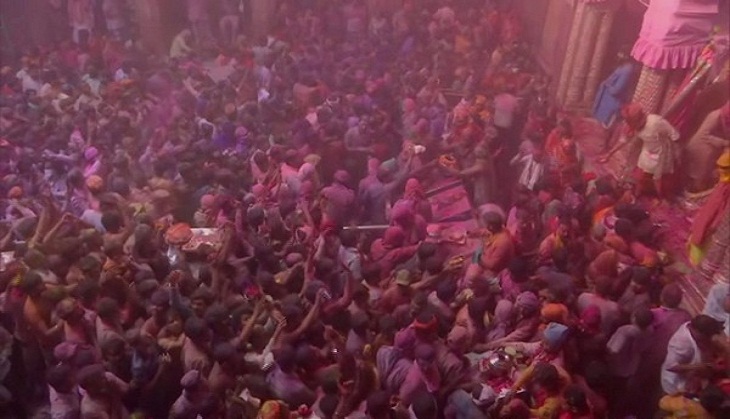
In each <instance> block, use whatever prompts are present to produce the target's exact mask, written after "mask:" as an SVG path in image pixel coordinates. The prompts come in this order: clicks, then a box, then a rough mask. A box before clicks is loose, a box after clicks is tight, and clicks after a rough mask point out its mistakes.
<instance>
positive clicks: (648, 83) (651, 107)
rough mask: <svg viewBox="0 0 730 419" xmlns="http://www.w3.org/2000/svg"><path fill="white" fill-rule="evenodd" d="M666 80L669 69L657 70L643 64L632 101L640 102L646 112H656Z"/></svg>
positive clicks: (662, 95)
mask: <svg viewBox="0 0 730 419" xmlns="http://www.w3.org/2000/svg"><path fill="white" fill-rule="evenodd" d="M668 80H669V70H657V69H653V68H650V67H647V66H643V67H642V68H641V75H640V76H639V82H638V83H637V85H636V91H635V92H634V98H633V101H634V102H638V103H639V104H641V106H642V107H643V108H644V111H646V112H647V113H656V112H658V111H659V109H660V106H661V103H662V99H663V98H664V92H665V90H666V87H667V82H668Z"/></svg>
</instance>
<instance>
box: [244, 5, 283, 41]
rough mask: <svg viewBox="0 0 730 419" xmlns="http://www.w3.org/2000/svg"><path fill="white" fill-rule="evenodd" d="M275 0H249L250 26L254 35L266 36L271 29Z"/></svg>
mask: <svg viewBox="0 0 730 419" xmlns="http://www.w3.org/2000/svg"><path fill="white" fill-rule="evenodd" d="M277 3H278V1H277V0H251V2H250V4H251V27H252V29H253V35H254V36H255V37H257V38H258V37H261V36H266V35H268V34H269V32H270V31H271V29H272V25H273V23H274V15H275V14H276V9H277Z"/></svg>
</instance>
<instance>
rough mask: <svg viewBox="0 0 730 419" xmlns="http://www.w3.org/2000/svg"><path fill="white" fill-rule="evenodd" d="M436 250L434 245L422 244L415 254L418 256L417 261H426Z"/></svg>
mask: <svg viewBox="0 0 730 419" xmlns="http://www.w3.org/2000/svg"><path fill="white" fill-rule="evenodd" d="M437 250H438V247H436V244H435V243H430V242H424V243H421V244H420V245H419V246H418V250H417V251H416V253H417V254H418V258H419V259H428V258H430V257H431V256H433V255H435V254H436V251H437Z"/></svg>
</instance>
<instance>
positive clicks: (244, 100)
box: [0, 0, 730, 419]
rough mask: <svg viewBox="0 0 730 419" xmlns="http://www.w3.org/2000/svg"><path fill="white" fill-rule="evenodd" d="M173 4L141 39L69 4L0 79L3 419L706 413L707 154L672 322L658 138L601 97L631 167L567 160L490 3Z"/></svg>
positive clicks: (719, 210) (552, 113)
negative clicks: (256, 20)
mask: <svg viewBox="0 0 730 419" xmlns="http://www.w3.org/2000/svg"><path fill="white" fill-rule="evenodd" d="M74 3H77V2H74ZM81 3H83V2H81ZM188 3H189V4H190V5H192V6H190V7H191V10H189V14H188V15H189V17H190V20H191V21H190V29H186V30H184V31H182V32H181V33H179V34H178V35H177V36H176V37H175V39H174V40H173V41H172V45H171V48H170V51H169V55H168V56H164V57H163V56H158V55H154V54H151V53H149V52H148V51H146V50H145V48H144V46H143V45H141V44H140V42H138V40H136V39H133V38H132V39H130V38H129V36H130V35H129V34H125V33H124V31H121V30H111V29H114V28H111V29H110V30H109V31H108V33H104V32H102V31H101V30H98V29H92V28H87V27H86V26H88V25H86V26H84V25H79V24H73V25H72V27H73V29H74V31H73V38H71V36H69V40H62V41H61V42H60V43H59V44H58V45H55V46H53V47H38V48H36V49H33V50H30V51H27V52H26V53H25V54H24V55H23V56H22V58H21V59H20V60H19V65H18V66H15V67H13V66H10V67H4V68H3V69H2V71H1V74H0V89H2V96H1V97H0V106H1V108H0V137H2V138H1V139H0V155H1V156H2V159H1V160H0V178H1V181H0V190H1V191H2V193H3V194H4V196H5V197H6V198H7V199H5V200H3V201H2V208H1V209H2V210H3V214H4V221H3V224H2V230H1V232H2V238H1V241H0V251H2V261H1V262H0V263H2V265H0V291H1V292H2V297H1V299H0V412H1V415H2V416H3V417H11V418H23V417H29V416H35V417H39V415H44V414H48V415H50V416H51V417H52V418H54V419H55V418H58V419H61V418H63V419H78V418H82V419H96V418H109V419H122V418H127V417H132V416H134V417H140V418H148V417H149V418H174V419H177V418H180V419H182V418H197V417H201V418H223V417H225V418H262V419H269V418H271V419H273V418H276V419H283V418H290V417H292V418H312V419H314V418H321V419H325V418H326V419H334V418H337V419H340V418H352V419H355V418H369V419H395V418H415V419H441V418H448V419H478V418H505V419H507V418H510V419H528V418H545V419H547V418H561V419H563V418H607V417H640V418H644V417H652V416H653V415H654V414H655V413H656V412H657V411H662V412H663V413H664V414H665V415H666V416H669V417H676V418H679V417H693V418H711V417H718V418H719V417H728V415H729V413H728V411H729V410H728V409H729V404H728V403H729V401H730V396H729V394H730V384H729V382H728V379H729V378H730V377H729V376H728V367H727V365H728V363H727V362H728V361H730V360H729V359H728V357H730V345H729V342H728V336H730V328H729V326H730V320H729V319H730V316H729V315H728V313H729V312H730V291H729V290H728V272H727V271H726V270H725V269H726V268H728V266H727V263H728V258H727V255H728V253H727V251H728V249H730V243H728V241H729V240H728V239H727V238H724V239H723V237H722V234H724V233H723V232H727V231H728V230H730V221H728V219H730V217H727V216H726V215H727V214H728V201H729V199H728V193H729V192H730V153H726V154H724V155H722V156H721V157H720V159H719V160H717V169H718V171H719V173H720V179H719V180H718V182H719V184H718V187H717V190H716V191H717V192H713V198H712V199H711V200H712V203H713V204H712V205H710V206H709V207H708V209H706V210H704V211H701V214H700V215H701V217H698V218H699V219H701V221H702V223H701V224H699V225H698V226H697V228H695V229H694V230H693V232H692V234H693V236H692V240H691V242H692V244H693V246H694V247H695V248H696V249H695V250H696V253H697V255H698V256H697V258H698V259H697V264H698V265H699V264H700V263H701V264H702V265H701V266H702V269H701V271H702V273H703V275H706V276H707V277H708V278H713V279H714V280H716V281H717V285H715V286H714V287H713V288H712V290H711V292H710V294H709V295H708V296H707V304H706V307H705V309H704V311H703V313H702V314H698V315H695V316H692V315H691V314H690V313H688V312H687V311H686V310H684V309H683V308H682V307H683V305H682V299H683V292H682V289H681V288H680V286H679V285H678V283H677V281H678V278H676V277H675V276H673V275H671V274H669V273H668V272H667V271H666V270H665V269H664V268H665V266H666V264H667V259H668V258H669V256H668V255H667V254H666V252H664V251H663V249H661V247H660V244H661V240H660V239H659V233H660V232H658V231H657V226H656V225H655V223H654V221H653V220H652V217H651V215H650V213H649V212H648V211H647V209H646V208H647V205H654V203H653V201H652V200H651V199H648V197H650V196H651V195H652V194H654V195H656V196H657V197H658V198H659V199H663V198H665V196H666V194H667V191H666V188H665V185H664V184H663V183H662V179H663V176H664V175H666V174H671V173H674V171H675V167H674V160H672V159H669V160H667V158H666V157H667V154H666V153H667V151H666V150H667V147H670V146H671V144H673V143H675V142H677V141H678V140H679V138H678V134H677V133H676V131H675V130H674V129H673V128H672V127H671V125H670V124H669V123H667V122H666V121H665V120H663V119H662V118H661V117H660V116H658V115H646V114H645V113H644V112H643V111H642V110H641V108H640V107H638V106H637V105H630V106H628V107H625V108H624V109H623V112H622V117H623V119H624V120H625V121H626V123H627V126H628V127H629V129H630V130H631V132H630V133H628V134H629V135H630V136H633V137H636V138H638V139H639V140H640V141H641V144H642V147H643V148H642V152H641V156H640V158H639V164H638V169H639V170H640V172H641V177H640V179H639V181H638V182H631V181H628V180H626V179H622V180H618V179H614V178H613V177H611V176H603V177H596V176H595V175H592V174H591V173H589V171H588V170H586V168H585V164H584V163H585V161H584V157H583V155H582V154H581V152H580V150H579V147H578V145H577V144H576V141H575V138H574V134H573V131H574V130H573V126H572V123H571V121H572V119H571V118H570V117H568V115H565V114H563V113H561V112H559V111H556V110H555V109H553V108H552V107H551V106H550V104H549V103H548V102H547V100H546V98H547V93H546V92H547V89H548V85H549V77H547V76H545V75H543V74H541V73H540V70H539V68H538V66H536V65H535V64H534V63H533V60H532V59H531V56H530V53H529V48H528V47H527V46H526V45H525V43H524V39H523V34H522V32H523V28H522V26H521V23H520V20H519V19H518V17H517V14H516V13H514V12H512V11H511V10H510V9H509V7H508V6H503V5H501V3H509V2H490V1H487V2H484V1H461V2H458V3H459V4H458V5H457V6H452V4H455V3H456V2H453V1H448V0H444V1H436V0H434V1H405V2H403V5H402V6H398V7H395V6H393V7H391V6H388V5H381V6H382V7H381V8H382V10H383V11H382V12H378V13H371V12H370V11H369V10H368V8H367V6H366V3H365V2H363V1H360V0H347V1H343V2H333V1H330V2H327V1H324V2H299V1H281V2H279V3H280V4H279V7H278V9H277V11H276V16H275V22H274V30H273V31H272V32H271V35H270V36H268V37H266V38H265V39H260V40H259V39H252V38H250V37H246V36H244V35H245V34H246V33H247V31H246V28H245V27H241V25H239V23H240V22H241V21H240V20H239V19H240V17H239V18H235V17H236V15H237V13H236V6H237V3H239V2H237V1H233V2H231V1H221V2H220V3H223V5H222V6H221V9H220V10H223V11H226V10H228V11H229V12H230V13H227V14H226V13H224V14H223V15H222V16H221V25H220V30H218V29H219V28H218V27H217V25H213V24H211V22H212V19H209V18H207V19H200V18H199V17H200V15H201V14H202V15H204V16H208V15H207V14H206V9H205V8H203V9H195V7H200V5H203V6H205V5H206V2H202V1H193V2H188ZM188 3H186V4H188ZM208 3H211V2H208ZM310 3H316V7H315V6H313V5H311V4H310ZM373 3H376V2H373ZM386 3H387V2H386ZM386 6H387V7H386ZM196 16H197V18H195V17H196ZM226 17H228V18H229V19H224V18H226ZM194 18H195V19H194ZM224 20H225V24H224ZM72 23H73V22H72ZM118 26H119V28H124V27H127V25H126V24H124V22H123V21H122V22H119V25H118ZM115 28H116V27H115ZM117 29H118V28H117ZM718 115H720V116H719V117H718V118H720V119H718V121H720V122H718V124H720V125H718V126H720V128H721V129H722V130H724V131H722V132H721V133H720V134H717V135H719V136H724V138H727V136H728V133H729V132H730V115H728V111H727V110H725V109H723V110H722V112H718ZM713 135H714V134H713ZM625 143H626V142H624V141H622V142H620V143H619V144H618V145H617V146H616V147H615V149H614V150H611V154H612V153H613V152H614V151H615V150H617V149H618V148H620V147H622V146H623V145H624V144H625ZM444 179H451V180H455V181H458V183H459V184H460V185H463V187H464V190H465V191H466V194H467V196H468V201H469V203H470V207H471V208H472V211H469V213H468V215H467V217H473V218H476V221H477V223H478V226H479V227H478V228H474V229H471V230H469V231H465V232H464V234H463V235H459V236H458V237H456V236H453V237H452V236H444V235H443V234H440V232H441V227H443V223H440V221H442V220H440V219H437V217H436V216H435V215H434V214H435V213H436V212H437V211H436V210H437V209H439V208H440V206H448V205H450V204H451V203H450V202H439V201H437V200H435V199H434V196H435V195H434V194H433V193H427V191H429V190H431V189H432V187H433V186H434V185H440V184H442V183H439V182H442V181H443V180H444ZM446 201H448V200H446ZM201 234H204V235H203V236H201ZM206 235H207V236H206ZM201 237H202V238H201ZM206 237H207V238H206ZM211 237H212V238H211ZM472 241H476V242H477V243H478V246H476V249H475V250H473V251H471V250H470V251H466V250H464V251H463V252H460V251H458V250H457V251H454V249H455V248H456V249H459V246H462V247H463V248H464V249H466V245H464V243H467V242H472ZM729 270H730V269H729ZM723 272H724V273H723ZM6 415H7V416H6Z"/></svg>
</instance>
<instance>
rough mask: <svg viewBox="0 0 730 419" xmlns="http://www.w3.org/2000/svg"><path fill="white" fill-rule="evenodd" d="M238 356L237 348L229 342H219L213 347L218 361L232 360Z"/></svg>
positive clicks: (215, 358)
mask: <svg viewBox="0 0 730 419" xmlns="http://www.w3.org/2000/svg"><path fill="white" fill-rule="evenodd" d="M235 356H236V348H234V347H233V345H231V344H230V343H228V342H223V343H219V344H218V345H216V346H215V348H213V359H214V360H215V361H216V362H218V363H222V362H226V361H230V360H232V359H233V358H234V357H235Z"/></svg>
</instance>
